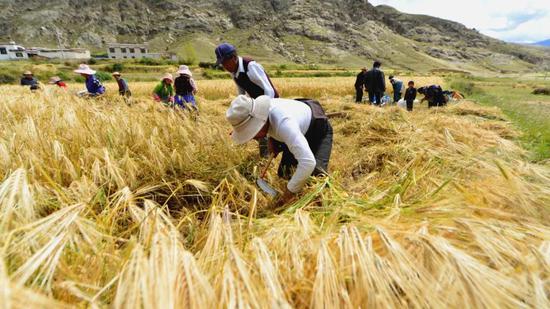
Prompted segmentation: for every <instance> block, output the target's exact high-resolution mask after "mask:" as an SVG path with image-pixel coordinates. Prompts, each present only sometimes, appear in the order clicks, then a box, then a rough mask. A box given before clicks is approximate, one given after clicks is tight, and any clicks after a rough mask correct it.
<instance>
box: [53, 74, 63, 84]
mask: <svg viewBox="0 0 550 309" xmlns="http://www.w3.org/2000/svg"><path fill="white" fill-rule="evenodd" d="M60 81H61V78H60V77H59V76H54V77H52V78H50V84H55V83H58V82H60Z"/></svg>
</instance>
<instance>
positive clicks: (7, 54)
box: [0, 42, 29, 60]
mask: <svg viewBox="0 0 550 309" xmlns="http://www.w3.org/2000/svg"><path fill="white" fill-rule="evenodd" d="M28 58H29V56H28V55H27V52H26V51H25V48H24V47H23V46H20V45H16V44H15V42H9V43H0V60H22V59H28Z"/></svg>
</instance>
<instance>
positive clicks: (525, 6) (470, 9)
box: [370, 0, 550, 42]
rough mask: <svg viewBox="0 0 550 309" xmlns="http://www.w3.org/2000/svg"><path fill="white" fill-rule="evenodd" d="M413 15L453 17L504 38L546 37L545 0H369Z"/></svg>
mask: <svg viewBox="0 0 550 309" xmlns="http://www.w3.org/2000/svg"><path fill="white" fill-rule="evenodd" d="M370 2H371V3H372V4H374V5H379V4H387V5H390V6H393V7H395V8H396V9H398V10H400V11H403V12H407V13H413V14H426V15H432V16H437V17H440V18H445V19H449V20H454V21H457V22H460V23H463V24H464V25H466V26H467V27H470V28H476V29H478V30H480V31H481V32H482V33H484V34H486V35H489V36H492V37H495V38H498V39H501V40H506V41H513V42H535V41H542V40H546V39H550V1H549V0H523V1H517V0H514V1H512V0H484V1H479V0H461V1H456V0H453V1H450V0H370Z"/></svg>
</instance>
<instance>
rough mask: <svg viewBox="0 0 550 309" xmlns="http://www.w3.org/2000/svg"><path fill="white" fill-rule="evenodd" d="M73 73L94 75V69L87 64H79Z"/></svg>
mask: <svg viewBox="0 0 550 309" xmlns="http://www.w3.org/2000/svg"><path fill="white" fill-rule="evenodd" d="M74 72H75V73H79V74H87V75H94V74H95V73H96V71H94V70H92V69H91V68H90V67H89V66H88V65H87V64H81V65H79V66H78V69H76V70H74Z"/></svg>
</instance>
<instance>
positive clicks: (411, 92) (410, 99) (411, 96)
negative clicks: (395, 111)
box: [405, 80, 416, 112]
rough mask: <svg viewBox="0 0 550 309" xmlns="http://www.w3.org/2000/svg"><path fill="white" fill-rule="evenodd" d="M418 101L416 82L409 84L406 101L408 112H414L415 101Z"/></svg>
mask: <svg viewBox="0 0 550 309" xmlns="http://www.w3.org/2000/svg"><path fill="white" fill-rule="evenodd" d="M415 99H416V88H414V82H413V81H412V80H411V81H410V82H409V88H407V90H405V101H406V102H407V110H408V111H409V112H412V110H413V104H414V100H415Z"/></svg>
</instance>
